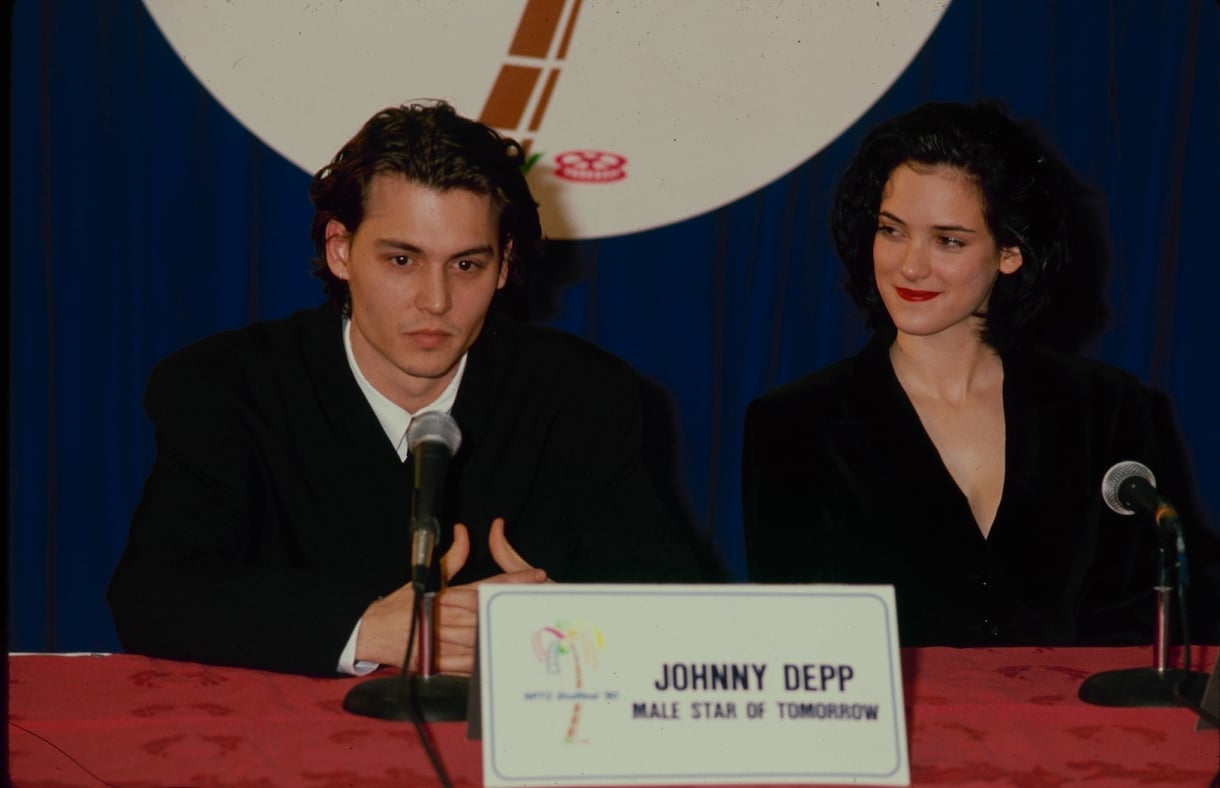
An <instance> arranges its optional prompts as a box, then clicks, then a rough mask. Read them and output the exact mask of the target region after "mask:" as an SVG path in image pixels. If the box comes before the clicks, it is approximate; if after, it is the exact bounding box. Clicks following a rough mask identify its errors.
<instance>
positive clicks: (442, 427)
mask: <svg viewBox="0 0 1220 788" xmlns="http://www.w3.org/2000/svg"><path fill="white" fill-rule="evenodd" d="M461 445H462V431H461V430H460V429H458V425H457V422H456V421H454V420H453V417H452V416H450V415H449V414H448V413H440V412H429V413H421V414H420V415H418V416H416V417H415V418H414V419H412V420H411V426H410V427H408V428H407V446H408V447H409V450H410V452H411V456H412V457H414V462H415V495H414V496H413V498H412V503H411V585H412V587H413V588H414V589H415V593H416V594H422V593H424V591H425V590H427V584H428V573H429V571H430V570H431V567H432V552H433V550H434V548H435V547H436V543H437V542H438V541H439V540H440V535H441V523H440V510H441V504H442V497H443V495H444V490H445V472H446V470H448V468H449V460H450V458H452V457H453V455H454V454H455V453H456V452H457V450H458V447H459V446H461Z"/></svg>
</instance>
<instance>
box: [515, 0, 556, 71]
mask: <svg viewBox="0 0 1220 788" xmlns="http://www.w3.org/2000/svg"><path fill="white" fill-rule="evenodd" d="M563 4H564V0H529V2H527V3H526V4H525V10H524V11H522V12H521V23H520V24H518V25H517V35H516V36H515V37H514V38H513V45H512V46H511V47H509V49H508V53H509V54H510V55H518V56H519V57H546V55H547V52H549V51H550V49H551V39H553V38H554V37H555V28H557V27H559V17H560V15H561V14H562V13H563Z"/></svg>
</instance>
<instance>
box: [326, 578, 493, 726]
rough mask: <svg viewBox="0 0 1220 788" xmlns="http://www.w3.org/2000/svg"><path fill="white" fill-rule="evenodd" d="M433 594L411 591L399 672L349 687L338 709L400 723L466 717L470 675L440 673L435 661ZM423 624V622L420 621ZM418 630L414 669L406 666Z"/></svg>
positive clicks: (434, 597) (463, 718) (439, 720)
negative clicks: (416, 670)
mask: <svg viewBox="0 0 1220 788" xmlns="http://www.w3.org/2000/svg"><path fill="white" fill-rule="evenodd" d="M435 602H436V594H435V593H431V592H430V593H423V594H421V593H418V592H416V594H415V606H414V610H413V611H412V614H411V631H410V634H409V635H408V636H407V653H406V654H405V655H404V656H403V668H402V672H401V673H399V674H398V675H397V676H385V677H382V678H375V679H368V680H366V681H362V682H361V683H359V684H357V685H356V686H354V687H352V688H351V690H350V691H349V692H348V693H347V695H346V696H345V697H344V698H343V708H344V710H345V711H349V712H351V713H352V714H360V715H363V716H365V717H375V718H377V719H379V720H396V721H399V722H420V721H423V722H449V721H454V720H465V719H466V704H467V701H468V696H469V690H470V679H468V678H467V677H465V676H452V675H447V674H444V673H439V672H437V670H436V665H435V646H434V644H435V631H436V630H435V615H434V611H435V607H436V605H435ZM420 624H422V626H419V625H420ZM417 629H418V630H419V673H417V674H415V675H412V674H411V673H410V672H409V671H408V670H407V665H408V664H409V663H410V659H411V642H412V641H413V640H415V633H416V630H417Z"/></svg>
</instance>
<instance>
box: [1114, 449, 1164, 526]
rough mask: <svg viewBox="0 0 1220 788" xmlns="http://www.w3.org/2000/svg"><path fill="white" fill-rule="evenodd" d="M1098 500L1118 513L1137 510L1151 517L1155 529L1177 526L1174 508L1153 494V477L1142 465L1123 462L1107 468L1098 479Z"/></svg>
mask: <svg viewBox="0 0 1220 788" xmlns="http://www.w3.org/2000/svg"><path fill="white" fill-rule="evenodd" d="M1101 497H1102V499H1103V500H1105V502H1106V506H1109V507H1110V508H1111V509H1112V510H1114V511H1115V512H1117V513H1118V514H1124V515H1130V514H1135V513H1136V512H1137V511H1139V512H1144V513H1146V514H1151V515H1152V516H1153V519H1154V520H1155V521H1156V524H1157V525H1158V526H1164V527H1177V526H1178V525H1180V524H1181V520H1180V519H1179V518H1178V511H1177V509H1175V508H1174V507H1173V504H1171V503H1170V502H1169V501H1168V500H1167V499H1166V498H1165V497H1164V496H1163V495H1161V494H1160V493H1159V492H1157V489H1156V477H1155V476H1153V475H1152V471H1151V470H1150V469H1149V468H1148V466H1147V465H1144V464H1143V463H1142V462H1137V461H1135V460H1126V461H1124V462H1117V463H1115V464H1114V465H1111V466H1110V470H1108V471H1106V475H1105V476H1103V477H1102V479H1101Z"/></svg>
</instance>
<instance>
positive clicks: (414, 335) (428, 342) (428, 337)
mask: <svg viewBox="0 0 1220 788" xmlns="http://www.w3.org/2000/svg"><path fill="white" fill-rule="evenodd" d="M407 336H408V337H410V338H411V340H412V341H413V342H415V344H417V345H420V346H422V347H436V346H438V345H441V344H444V342H445V341H446V340H448V339H449V332H448V331H443V330H441V329H439V328H421V329H419V330H417V331H408V332H407Z"/></svg>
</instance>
